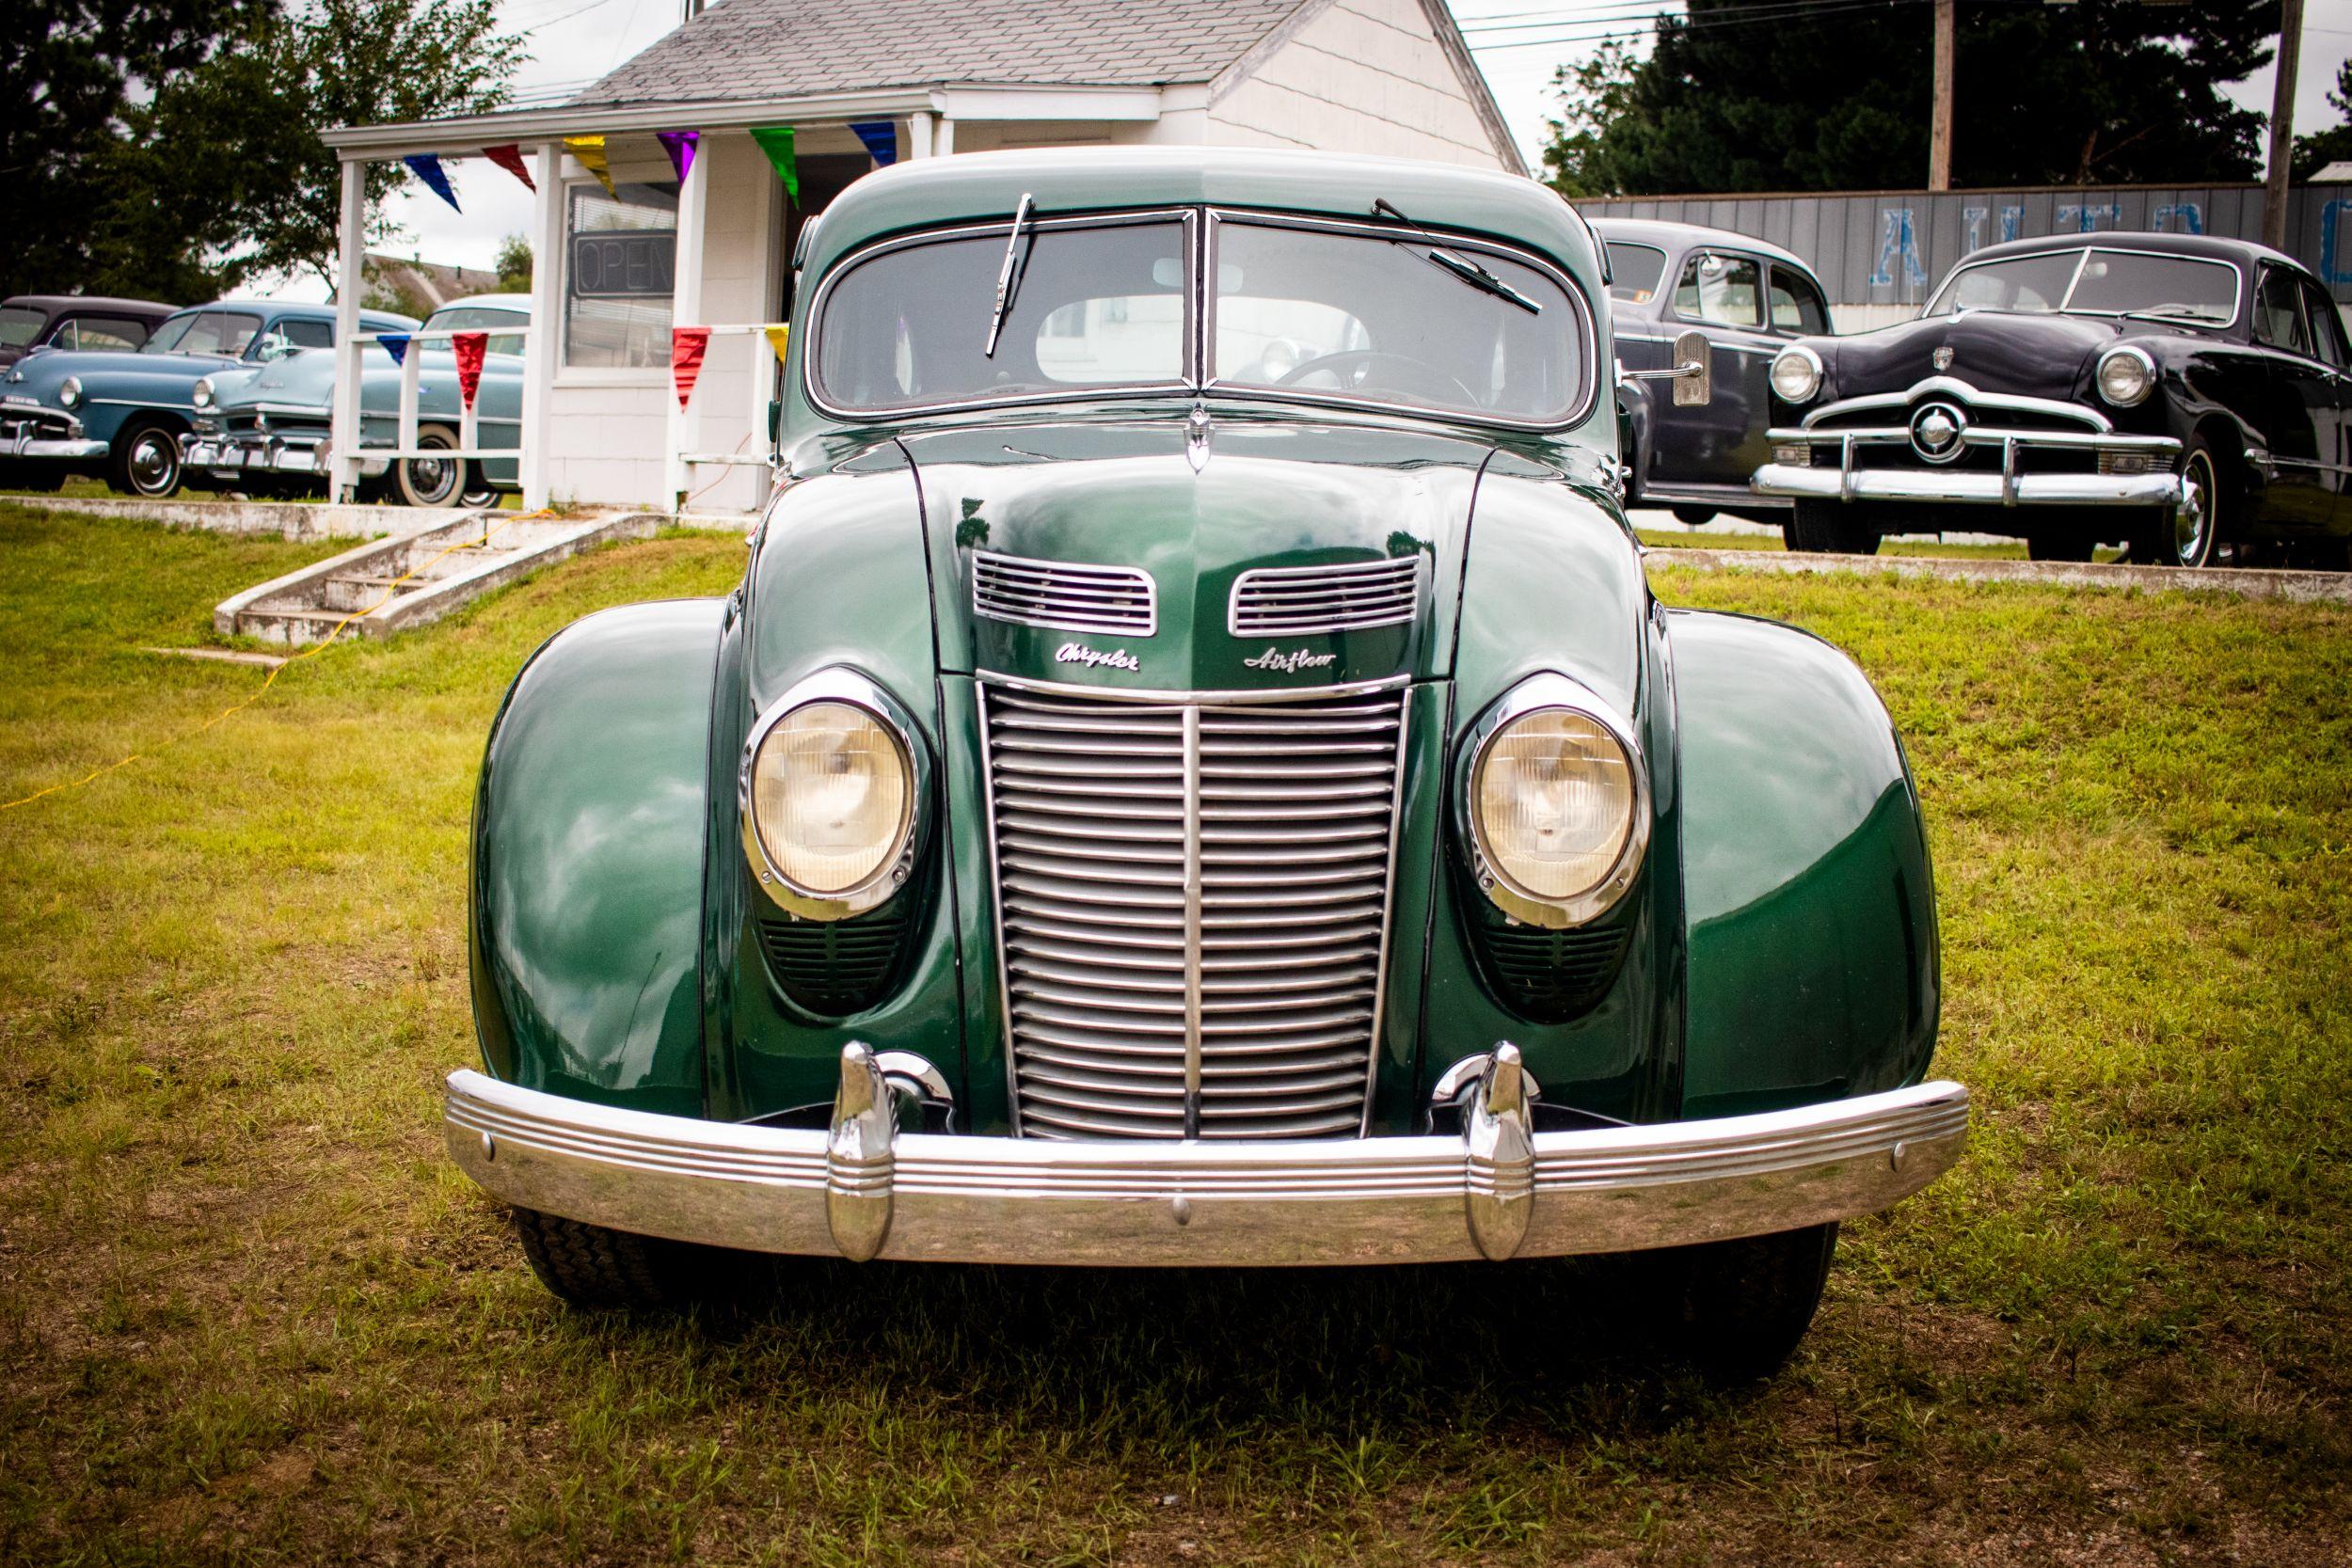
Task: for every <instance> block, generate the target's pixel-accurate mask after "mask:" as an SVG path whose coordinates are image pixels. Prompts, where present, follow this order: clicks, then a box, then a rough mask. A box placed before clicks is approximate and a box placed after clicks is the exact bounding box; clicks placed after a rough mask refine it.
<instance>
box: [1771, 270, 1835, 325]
mask: <svg viewBox="0 0 2352 1568" xmlns="http://www.w3.org/2000/svg"><path fill="white" fill-rule="evenodd" d="M1772 330H1773V331H1775V332H1797V333H1804V334H1807V335H1811V336H1821V335H1825V334H1827V333H1828V331H1829V307H1828V306H1826V305H1824V304H1823V303H1822V302H1821V291H1820V289H1819V288H1817V287H1816V286H1815V285H1814V282H1813V279H1811V278H1810V277H1806V276H1805V275H1804V274H1803V273H1801V272H1796V271H1793V270H1791V269H1790V268H1788V267H1784V266H1780V265H1777V264H1775V265H1774V266H1773V268H1772Z"/></svg>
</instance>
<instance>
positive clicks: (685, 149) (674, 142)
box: [653, 131, 703, 184]
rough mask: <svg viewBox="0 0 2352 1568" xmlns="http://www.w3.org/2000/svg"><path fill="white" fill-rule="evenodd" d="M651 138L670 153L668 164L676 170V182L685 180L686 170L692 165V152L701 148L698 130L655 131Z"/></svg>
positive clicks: (701, 135) (701, 140)
mask: <svg viewBox="0 0 2352 1568" xmlns="http://www.w3.org/2000/svg"><path fill="white" fill-rule="evenodd" d="M653 139H654V140H656V141H658V142H660V144H661V150H662V151H664V152H667V153H668V154H669V155H670V166H671V167H672V168H674V169H675V170H677V177H678V183H680V184H684V183H685V182H686V171H687V170H688V169H690V168H692V167H693V166H694V154H695V153H696V152H699V151H700V150H702V145H703V134H702V133H701V132H700V131H656V132H655V133H654V134H653Z"/></svg>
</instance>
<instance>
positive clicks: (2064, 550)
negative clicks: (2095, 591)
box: [2026, 532, 2099, 561]
mask: <svg viewBox="0 0 2352 1568" xmlns="http://www.w3.org/2000/svg"><path fill="white" fill-rule="evenodd" d="M2098 548H2099V542H2098V541H2097V540H2095V539H2093V538H2091V537H2090V535H2089V534H2087V533H2071V532H2049V533H2028V534H2027V535H2026V560H2028V561H2089V560H2090V558H2091V557H2092V556H2093V555H2094V554H2096V553H2097V551H2098Z"/></svg>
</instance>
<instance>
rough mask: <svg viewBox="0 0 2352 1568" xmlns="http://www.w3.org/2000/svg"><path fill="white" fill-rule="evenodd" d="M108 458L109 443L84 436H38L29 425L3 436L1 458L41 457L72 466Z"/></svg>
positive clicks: (0, 437)
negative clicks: (107, 446) (107, 448)
mask: <svg viewBox="0 0 2352 1568" xmlns="http://www.w3.org/2000/svg"><path fill="white" fill-rule="evenodd" d="M105 455H106V443H105V442H103V441H92V440H89V439H87V437H83V436H36V435H34V434H33V433H32V428H31V427H30V426H26V425H19V426H18V427H17V428H16V429H15V430H13V431H4V432H0V457H40V458H50V459H54V460H57V461H60V462H68V463H89V462H94V461H96V460H97V459H99V458H102V457H103V456H105Z"/></svg>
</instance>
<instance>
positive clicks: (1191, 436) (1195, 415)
mask: <svg viewBox="0 0 2352 1568" xmlns="http://www.w3.org/2000/svg"><path fill="white" fill-rule="evenodd" d="M1184 461H1185V462H1187V463H1189V464H1191V465H1192V471H1193V472H1194V473H1196V474H1197V473H1199V472H1200V470H1201V469H1203V468H1205V467H1208V466H1209V405H1208V404H1205V403H1196V404H1193V405H1192V413H1191V414H1190V415H1189V416H1188V417H1187V418H1186V419H1185V420H1184Z"/></svg>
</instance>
